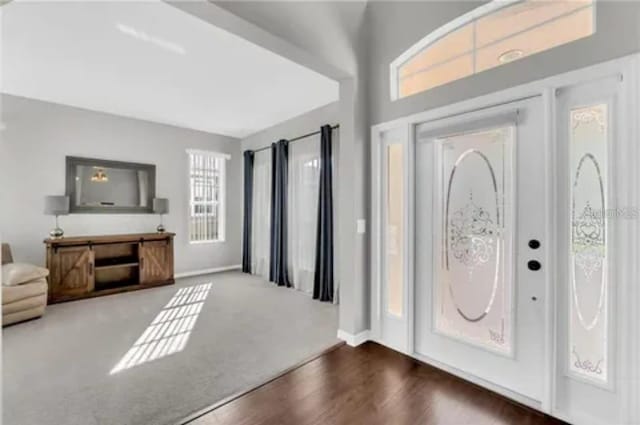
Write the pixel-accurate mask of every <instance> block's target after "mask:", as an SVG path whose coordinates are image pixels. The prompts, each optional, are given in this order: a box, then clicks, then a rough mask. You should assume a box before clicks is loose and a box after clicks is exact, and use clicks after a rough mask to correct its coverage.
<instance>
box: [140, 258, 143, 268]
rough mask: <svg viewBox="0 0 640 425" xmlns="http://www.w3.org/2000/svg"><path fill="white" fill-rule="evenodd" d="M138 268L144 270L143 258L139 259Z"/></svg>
mask: <svg viewBox="0 0 640 425" xmlns="http://www.w3.org/2000/svg"><path fill="white" fill-rule="evenodd" d="M140 268H141V269H144V257H142V258H140Z"/></svg>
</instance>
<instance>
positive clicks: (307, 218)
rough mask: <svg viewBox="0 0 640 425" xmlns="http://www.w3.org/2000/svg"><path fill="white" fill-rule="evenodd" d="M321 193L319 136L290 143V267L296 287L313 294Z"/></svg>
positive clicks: (290, 274)
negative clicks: (319, 197)
mask: <svg viewBox="0 0 640 425" xmlns="http://www.w3.org/2000/svg"><path fill="white" fill-rule="evenodd" d="M319 190H320V135H317V136H312V137H309V138H308V139H305V140H301V141H299V142H295V143H291V144H289V188H288V192H289V205H288V217H287V221H288V232H289V233H288V267H289V278H290V279H291V281H292V282H291V283H292V284H293V287H294V288H296V289H298V290H300V291H303V292H306V293H312V292H313V277H314V270H315V261H316V231H317V229H316V226H317V223H318V196H319Z"/></svg>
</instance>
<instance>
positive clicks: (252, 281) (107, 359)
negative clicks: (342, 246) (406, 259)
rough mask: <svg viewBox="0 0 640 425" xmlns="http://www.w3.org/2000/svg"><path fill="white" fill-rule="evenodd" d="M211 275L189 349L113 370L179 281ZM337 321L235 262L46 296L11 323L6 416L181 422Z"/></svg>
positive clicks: (303, 353)
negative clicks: (98, 292) (160, 279)
mask: <svg viewBox="0 0 640 425" xmlns="http://www.w3.org/2000/svg"><path fill="white" fill-rule="evenodd" d="M208 282H210V283H212V285H211V289H210V291H209V292H208V295H207V297H206V299H205V300H204V303H203V304H202V309H201V311H200V313H199V314H197V319H195V324H194V325H193V329H192V331H191V332H190V334H189V338H188V340H187V339H186V338H182V340H181V342H179V343H178V344H174V345H173V349H174V350H177V349H179V348H180V344H181V343H184V342H185V341H186V344H185V345H184V348H183V349H182V350H181V351H178V352H175V353H173V354H169V355H166V356H165V357H160V358H157V359H155V360H150V361H147V362H145V363H141V364H137V365H134V366H131V367H129V368H125V369H122V370H120V371H119V372H116V373H113V374H110V372H111V371H112V370H113V369H114V367H115V366H116V365H117V364H119V362H120V360H121V359H122V357H123V356H124V355H125V354H126V353H127V352H128V351H129V350H130V349H131V347H132V346H134V345H135V344H136V342H138V343H140V338H141V335H142V334H143V332H144V331H145V329H147V327H148V326H149V325H150V324H151V323H152V321H154V318H156V317H157V316H158V314H159V313H160V312H161V311H162V310H163V309H164V308H165V306H166V305H167V304H168V303H169V302H170V301H171V300H172V299H174V300H175V298H174V295H175V294H176V293H177V292H178V291H179V290H180V288H185V287H191V286H195V285H199V284H204V283H208ZM183 291H184V290H183ZM201 292H202V291H201ZM189 314H190V316H189V317H191V318H192V320H193V317H194V316H195V314H194V311H191V312H190V313H189ZM183 315H184V314H183ZM160 319H162V318H160ZM159 321H162V320H159ZM183 322H184V321H183ZM337 322H338V312H337V307H336V306H334V305H330V304H326V303H320V302H317V301H314V300H312V299H311V298H310V297H309V296H307V295H304V294H302V293H300V292H297V291H294V290H292V289H284V288H278V287H275V286H274V285H273V284H271V283H268V282H265V281H263V280H261V279H260V278H257V277H254V276H248V275H245V274H241V273H239V272H228V273H220V274H214V275H208V276H201V277H195V278H187V279H181V280H179V281H178V283H176V285H172V286H166V287H162V288H156V289H147V290H143V291H136V292H130V293H126V294H119V295H113V296H107V297H102V298H95V299H90V300H83V301H76V302H70V303H65V304H57V305H53V306H49V307H48V308H47V312H46V314H45V316H44V317H43V318H42V319H39V320H35V321H31V322H26V323H23V324H19V325H16V326H12V327H9V328H6V329H5V330H4V332H3V344H2V345H3V356H4V365H3V397H4V399H3V410H4V422H3V423H4V424H5V425H32V424H33V425H48V424H51V425H97V424H100V425H110V424H113V425H137V424H140V425H142V424H144V425H148V424H153V425H163V424H171V423H175V422H176V421H178V420H180V419H181V418H183V417H185V416H187V415H189V414H191V413H193V412H195V411H197V410H199V409H201V408H204V407H206V406H208V405H210V404H212V403H214V402H216V401H219V400H221V399H223V398H225V397H227V396H229V395H231V394H233V393H236V392H238V391H240V390H244V389H246V388H249V387H252V386H255V385H256V384H258V383H261V382H262V381H264V380H265V379H267V378H269V377H271V376H273V375H275V374H277V373H278V372H281V371H283V370H285V369H287V368H288V367H290V366H293V365H294V364H296V363H298V362H300V361H303V360H305V359H306V358H308V357H310V356H312V355H314V354H316V353H319V352H321V351H322V350H323V349H325V348H327V347H329V346H331V345H333V344H335V343H336V342H337V339H336V329H337ZM183 324H184V323H183ZM186 329H188V326H186V327H184V329H183V331H184V330H186ZM165 333H166V332H165ZM186 333H188V332H186ZM181 335H182V336H184V335H185V332H182V334H181ZM174 342H175V341H174ZM157 348H158V347H156V350H155V351H154V353H158V354H162V352H163V351H162V350H159V349H157ZM165 348H166V347H165ZM164 352H165V353H166V352H171V350H166V349H165V350H164ZM143 357H153V355H149V353H147V355H146V356H143ZM143 357H140V356H138V360H140V359H141V358H143ZM132 358H133V357H132ZM129 364H130V365H131V364H135V362H129Z"/></svg>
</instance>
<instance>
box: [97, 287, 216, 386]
mask: <svg viewBox="0 0 640 425" xmlns="http://www.w3.org/2000/svg"><path fill="white" fill-rule="evenodd" d="M210 290H211V283H203V284H201V285H194V286H189V287H186V288H180V289H179V290H178V292H176V294H175V295H174V296H173V298H171V299H170V300H169V302H168V303H167V305H166V306H165V307H164V308H163V309H162V311H160V313H158V315H157V316H156V318H155V319H153V321H152V322H151V324H150V325H149V326H148V327H147V329H145V330H144V332H143V333H142V335H140V338H138V340H137V341H136V342H135V344H133V346H132V347H131V348H130V349H129V351H127V353H126V354H125V355H124V356H122V358H121V359H120V361H119V362H118V364H116V365H115V366H114V367H113V369H111V372H109V374H110V375H113V374H115V373H118V372H121V371H123V370H126V369H130V368H132V367H134V366H138V365H141V364H143V363H148V362H150V361H152V360H157V359H160V358H162V357H166V356H168V355H171V354H175V353H179V352H180V351H182V350H183V349H184V347H185V346H186V345H187V341H188V340H189V335H190V334H191V330H192V329H193V327H194V325H195V323H196V320H198V316H199V315H200V312H201V311H202V306H203V305H204V302H205V300H206V299H207V297H208V296H209V291H210Z"/></svg>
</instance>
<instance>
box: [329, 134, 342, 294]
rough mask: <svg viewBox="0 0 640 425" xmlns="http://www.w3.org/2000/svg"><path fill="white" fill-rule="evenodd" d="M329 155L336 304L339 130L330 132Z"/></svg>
mask: <svg viewBox="0 0 640 425" xmlns="http://www.w3.org/2000/svg"><path fill="white" fill-rule="evenodd" d="M331 139H332V140H331V142H332V143H331V155H332V161H331V166H332V168H333V173H332V178H333V303H334V304H338V302H339V297H338V294H339V293H340V291H339V289H340V275H339V274H338V273H339V272H340V268H339V266H340V260H341V257H340V250H339V248H340V240H339V237H340V221H339V220H338V218H339V217H338V211H340V210H339V209H338V206H339V204H338V200H339V199H340V197H339V196H338V195H339V193H338V187H339V186H338V182H339V181H340V176H339V174H338V165H339V159H340V156H339V153H340V143H339V142H340V131H339V130H337V129H334V130H333V132H332V134H331Z"/></svg>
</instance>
